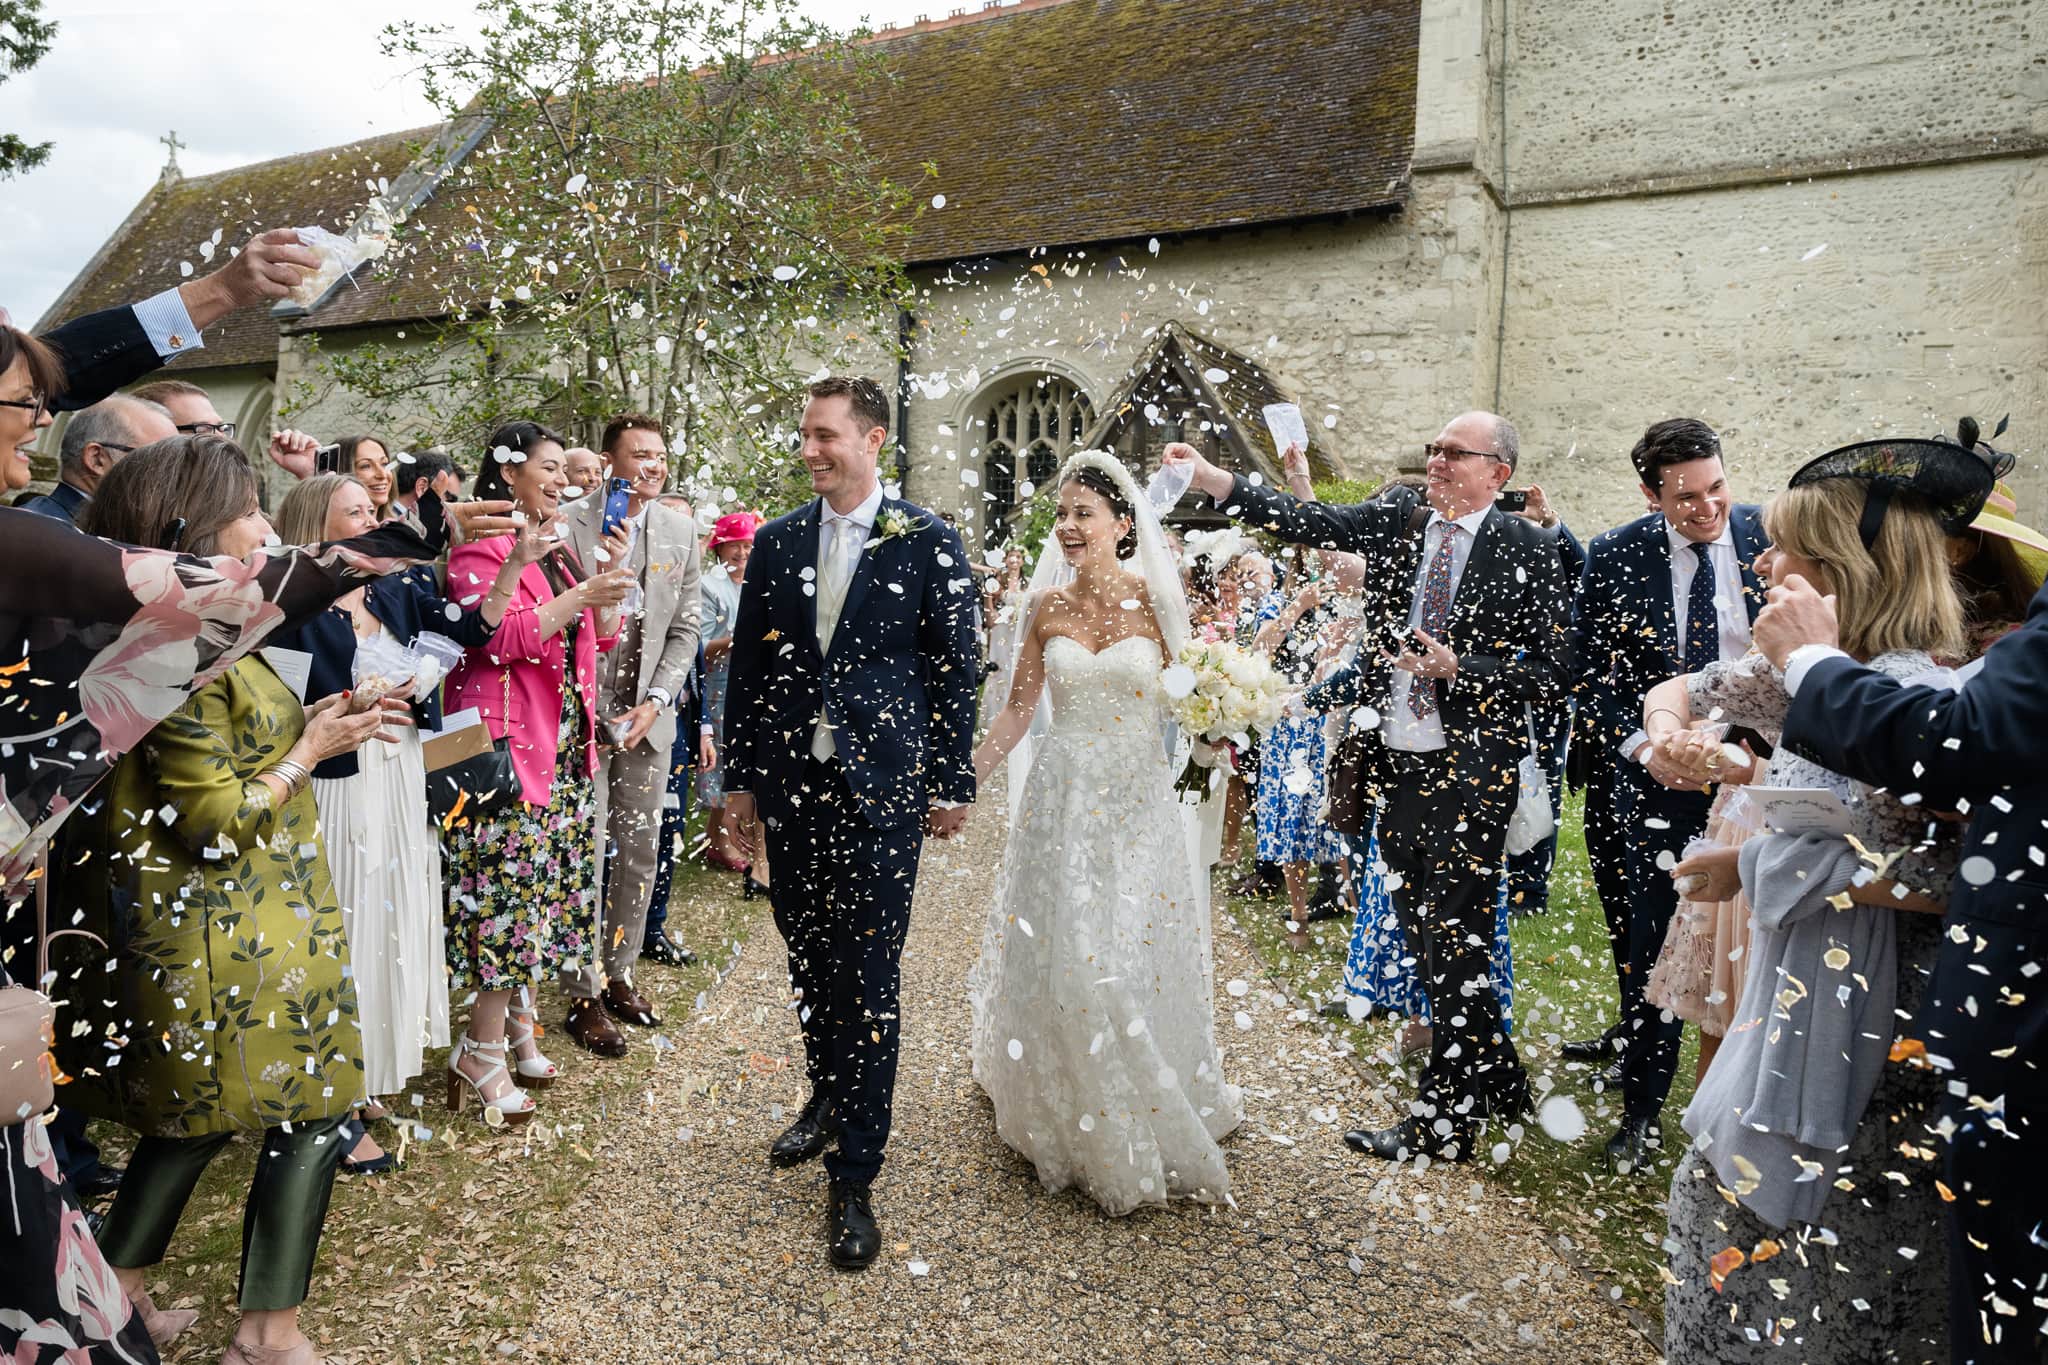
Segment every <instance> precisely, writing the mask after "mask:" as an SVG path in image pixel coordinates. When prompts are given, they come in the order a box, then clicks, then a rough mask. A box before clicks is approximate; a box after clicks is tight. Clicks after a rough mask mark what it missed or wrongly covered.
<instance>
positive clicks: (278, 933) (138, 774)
mask: <svg viewBox="0 0 2048 1365" xmlns="http://www.w3.org/2000/svg"><path fill="white" fill-rule="evenodd" d="M304 728H305V717H304V712H303V709H302V708H301V706H300V704H299V701H298V699H297V698H296V697H294V696H293V695H292V692H291V690H290V689H289V688H288V687H286V686H285V685H284V683H283V682H282V681H280V680H279V679H278V676H277V674H276V673H274V672H272V671H271V668H270V665H269V664H267V663H264V662H263V661H262V660H261V659H260V658H257V657H254V656H251V657H248V658H244V659H242V660H241V661H240V662H238V663H236V664H235V665H234V666H233V667H232V668H230V669H229V670H228V671H227V672H226V673H223V674H222V675H221V676H220V677H219V678H216V679H215V680H214V681H213V682H211V683H209V684H207V685H206V686H205V687H203V688H201V689H200V690H198V691H197V692H194V693H193V694H192V696H191V698H190V700H189V701H187V702H186V704H185V705H184V706H183V707H181V708H180V709H179V710H177V711H175V712H173V713H172V714H171V715H170V716H168V717H167V718H165V719H164V720H163V721H162V722H161V723H160V724H158V726H157V727H156V729H155V730H153V731H151V732H150V734H149V736H148V738H147V739H145V740H144V741H143V742H142V743H141V744H140V745H139V746H138V747H137V748H136V749H135V750H134V751H132V752H131V753H129V754H128V755H127V756H126V757H124V758H123V759H122V760H121V761H120V762H119V763H118V764H117V765H116V766H115V768H114V771H113V773H112V774H111V775H110V776H109V777H108V778H107V779H106V781H104V782H102V783H101V784H100V786H99V787H98V788H97V789H96V790H95V792H94V793H93V797H92V798H91V799H90V800H88V802H87V803H86V805H87V809H85V810H81V811H80V812H79V813H78V814H77V815H76V816H74V817H73V822H72V826H71V828H70V830H69V831H68V832H67V833H68V837H60V840H59V845H60V846H59V848H58V849H57V851H56V852H55V853H54V854H53V856H52V859H51V867H52V872H53V875H54V878H55V880H54V883H53V885H54V889H55V890H56V893H57V896H56V898H54V899H53V901H52V906H51V908H52V911H53V912H55V913H57V914H61V916H62V917H63V919H64V920H65V921H66V922H67V923H68V922H70V912H71V911H72V910H73V909H74V908H75V909H76V910H78V911H79V912H80V919H79V921H78V924H79V927H81V928H85V929H89V930H91V931H92V932H94V933H96V934H99V935H101V936H102V937H103V938H105V940H106V942H107V945H108V950H111V955H112V957H113V959H114V963H115V969H114V970H113V971H111V972H109V971H108V970H107V962H106V958H107V956H108V951H107V950H102V949H101V948H100V947H99V946H98V945H96V944H90V943H87V942H85V941H84V940H81V939H77V938H62V939H58V940H57V941H56V942H55V943H53V944H52V945H51V955H52V965H53V966H55V967H56V968H57V970H58V971H59V973H60V977H64V978H69V977H70V975H71V973H73V972H77V973H79V975H78V976H77V977H76V978H75V979H76V980H77V981H78V982H79V984H80V986H82V987H83V989H78V990H75V991H71V992H66V993H67V994H69V995H70V996H71V998H72V999H73V1000H74V1001H75V1002H77V1003H78V1004H79V1006H80V1010H81V1014H82V1016H83V1020H84V1022H85V1023H86V1024H87V1025H88V1027H87V1029H86V1030H84V1031H83V1032H80V1031H78V1030H77V1029H75V1028H66V1027H65V1026H64V1025H63V1024H62V1023H60V1025H59V1028H58V1033H59V1035H60V1038H61V1037H62V1035H64V1034H66V1033H71V1034H73V1035H74V1036H72V1037H69V1038H65V1039H63V1041H60V1043H59V1045H58V1047H59V1056H60V1060H61V1061H62V1062H63V1065H64V1067H65V1069H66V1070H67V1071H68V1072H70V1073H71V1075H72V1076H73V1077H74V1078H75V1079H74V1080H73V1083H72V1084H70V1085H67V1086H66V1087H64V1090H63V1093H62V1095H61V1096H60V1098H61V1099H62V1100H63V1102H64V1104H65V1105H66V1107H75V1108H77V1109H79V1110H81V1111H83V1112H85V1113H88V1114H92V1115H94V1116H96V1117H99V1118H105V1119H111V1120H114V1121H115V1122H118V1123H121V1124H124V1125H126V1126H127V1127H130V1128H133V1129H135V1130H136V1131H137V1132H140V1133H143V1134H148V1135H155V1136H159V1137H196V1136H199V1135H200V1134H204V1133H218V1132H224V1131H255V1130H259V1129H263V1128H267V1127H272V1126H275V1125H277V1124H281V1123H286V1122H290V1121H294V1120H301V1119H318V1118H330V1117H335V1116H338V1115H340V1114H343V1113H345V1112H347V1111H348V1110H349V1109H351V1108H353V1107H355V1106H357V1105H359V1104H361V1103H362V1102H363V1085H362V1080H363V1067H362V1058H361V1051H360V1040H359V1036H358V1033H357V1029H356V993H355V987H354V985H353V983H352V982H351V981H350V979H349V956H348V942H347V939H346V937H345V935H344V932H343V929H342V918H341V909H340V907H339V906H338V905H337V904H336V900H335V894H334V885H333V882H332V881H331V880H330V879H329V876H328V871H327V859H326V853H325V851H324V849H323V847H322V845H321V841H320V829H319V812H318V810H317V809H316V807H315V806H314V804H313V795H312V793H311V792H310V791H301V792H299V793H298V794H297V795H295V796H293V797H292V798H291V799H290V800H289V801H287V802H285V803H284V804H283V805H282V806H281V807H278V806H274V805H273V804H272V800H271V795H270V791H269V788H268V787H266V786H265V785H263V784H261V783H258V782H256V781H255V777H256V775H257V774H258V773H260V772H262V771H263V770H264V769H266V768H268V767H269V766H270V765H271V764H273V763H275V762H276V761H277V760H278V759H280V758H282V757H284V755H285V753H286V752H287V751H288V750H290V748H291V747H292V745H293V744H295V743H297V742H298V738H299V735H300V733H301V732H302V731H303V730H304ZM110 882H111V887H112V894H111V895H109V883H110ZM60 907H61V910H60ZM53 927H55V926H53Z"/></svg>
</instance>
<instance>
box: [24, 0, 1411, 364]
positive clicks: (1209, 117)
mask: <svg viewBox="0 0 2048 1365" xmlns="http://www.w3.org/2000/svg"><path fill="white" fill-rule="evenodd" d="M1419 22H1420V21H1419V0H1059V3H1043V0H1027V2H1026V3H1024V4H1014V5H1007V6H993V5H992V6H989V7H987V8H986V9H985V10H984V11H982V12H978V13H975V14H970V15H966V16H963V17H960V18H957V19H954V20H950V21H947V20H942V21H940V22H938V23H935V24H924V25H919V26H917V27H916V28H914V29H910V30H904V31H900V32H894V33H887V32H885V33H883V34H880V35H878V36H877V37H876V38H875V39H873V40H872V42H873V44H874V46H875V48H876V49H877V50H879V51H880V52H881V53H882V54H883V56H884V65H885V66H886V67H887V69H888V70H889V72H890V73H891V75H892V77H893V79H892V80H890V81H888V82H878V83H876V84H875V85H873V86H871V87H869V88H868V89H867V90H865V91H864V92H863V93H862V95H861V96H860V108H859V124H860V128H861V133H862V137H863V138H864V140H865V141H866V144H867V146H868V147H869V149H870V150H871V151H872V152H873V153H874V154H875V156H876V157H877V159H878V160H879V161H880V163H881V165H882V168H883V170H884V172H885V173H886V174H887V175H888V176H889V177H890V178H891V179H893V180H895V181H897V182H898V183H901V184H905V185H912V186H916V187H918V190H919V199H918V208H919V210H920V211H919V212H917V214H916V216H915V218H914V219H913V220H912V221H911V223H910V232H909V238H908V241H909V245H908V248H907V250H906V253H905V254H906V258H907V259H908V260H909V262H910V263H912V264H931V263H938V262H943V261H950V260H959V259H964V258H969V257H975V256H983V255H993V254H999V253H1005V252H1012V251H1021V250H1025V249H1027V248H1030V247H1033V246H1066V245H1076V244H1081V243H1089V242H1108V241H1120V240H1133V239H1139V238H1145V237H1153V236H1171V235H1174V234H1179V233H1191V232H1206V231H1212V230H1217V229H1224V228H1233V227H1244V226H1249V225H1252V224H1258V223H1271V222H1281V221H1287V220H1293V219H1301V218H1312V217H1327V216H1333V215H1339V214H1346V213H1356V212H1370V211H1376V210H1384V209H1389V208H1394V207H1397V206H1399V205H1400V204H1401V203H1402V202H1403V201H1404V199H1405V197H1406V193H1407V184H1408V166H1409V159H1410V156H1411V153H1412V150H1413V140H1414V127H1415V76H1416V40H1417V32H1418V28H1419ZM437 131H438V130H437V129H433V128H427V129H419V130H415V131H413V132H410V133H400V134H392V135H390V136H388V137H383V138H372V139H368V140H366V141H364V142H359V143H353V144H350V145H349V146H347V147H339V148H334V149H332V150H330V151H325V152H318V153H310V154H308V155H305V156H300V157H287V158H284V159H281V160H279V161H272V162H265V163H263V164H261V165H258V166H249V167H244V168H242V169H240V170H236V171H228V172H223V173H222V174H220V175H214V176H204V177H198V178H195V179H192V180H188V181H185V182H183V183H182V184H180V185H177V186H175V187H173V188H172V189H171V190H170V191H168V192H167V193H166V194H165V195H164V197H163V201H162V202H161V203H159V204H156V205H153V206H151V207H150V209H149V211H148V213H147V214H146V215H145V216H144V218H143V219H142V221H141V222H140V223H138V224H137V225H136V226H135V227H134V228H133V230H132V231H131V232H129V233H128V234H127V236H126V237H125V238H124V240H122V241H120V242H118V243H116V244H115V246H114V249H113V250H112V251H111V252H110V253H109V256H108V259H107V261H106V262H104V263H103V265H102V266H101V267H100V268H99V269H97V270H95V271H94V272H93V274H92V278H91V279H90V280H88V281H86V282H85V284H84V288H83V289H81V290H79V291H78V292H77V297H76V298H67V299H66V300H64V301H63V305H64V311H62V312H61V313H60V314H56V315H53V317H52V318H50V319H49V321H51V322H57V321H62V320H63V319H64V318H68V317H71V316H75V315H76V314H77V313H79V312H82V311H86V310H87V309H88V308H91V307H103V306H106V305H107V304H109V303H112V302H117V301H120V300H123V299H129V298H135V297H138V296H140V295H142V294H145V293H147V292H149V291H150V290H151V289H154V288H160V287H162V284H164V283H171V282H175V281H176V280H177V278H178V274H177V270H178V262H179V261H180V260H183V259H192V258H193V257H192V253H193V251H194V250H195V249H196V247H197V244H198V243H199V242H200V241H202V240H204V239H205V238H206V237H207V236H209V235H210V234H211V233H212V231H213V229H214V228H215V227H216V226H222V225H224V224H225V225H226V226H227V233H226V237H225V238H224V241H227V242H233V241H236V240H238V239H240V238H246V237H247V236H248V234H249V232H251V231H253V230H254V229H255V228H256V227H257V226H265V227H268V226H280V225H286V224H293V225H296V224H301V223H320V224H322V225H324V226H328V227H333V228H339V227H340V226H342V225H343V224H345V223H346V222H347V221H348V220H349V219H350V218H351V217H352V216H353V213H354V210H355V209H356V208H357V207H359V206H360V204H361V202H362V200H363V199H364V198H365V197H366V196H367V193H368V191H367V190H366V189H365V187H364V182H365V181H366V180H369V179H374V178H375V177H377V176H380V175H381V176H386V177H391V178H396V176H397V175H398V173H399V171H400V170H401V169H402V168H403V166H404V162H405V154H406V151H407V149H408V148H417V147H418V146H420V145H421V144H422V143H424V142H425V141H426V140H427V139H428V138H429V137H431V136H432V135H433V134H434V133H435V132H437ZM926 163H932V164H933V165H935V166H936V168H937V176H936V179H927V178H926V176H925V173H924V167H925V165H926ZM936 194H944V195H945V196H946V202H945V206H944V207H943V208H937V209H935V208H933V207H932V206H931V196H933V195H936ZM461 197H462V196H461V191H459V190H457V189H454V188H453V187H450V188H449V189H447V191H446V192H444V193H442V194H439V195H436V196H435V197H434V198H433V199H430V200H429V201H428V202H427V203H426V204H425V205H424V206H423V207H422V208H421V209H420V210H419V211H418V213H417V214H416V215H415V220H414V221H415V225H416V226H417V227H419V228H422V229H425V230H427V231H428V232H429V233H431V237H430V239H445V233H443V232H434V231H433V229H434V228H436V227H441V228H447V227H452V226H453V225H454V220H455V218H456V217H457V216H458V215H459V214H460V212H461V208H460V202H461ZM399 259H400V260H402V262H403V265H402V268H400V269H396V270H390V271H388V273H387V272H386V271H380V270H379V269H378V268H377V267H374V266H373V267H371V268H370V269H369V270H367V271H365V272H362V275H363V278H360V279H359V280H358V281H357V282H356V286H357V287H349V288H343V289H342V290H340V291H339V293H338V294H337V295H336V297H335V298H334V299H333V300H332V301H331V302H329V303H328V304H327V305H326V306H324V307H322V308H321V309H320V310H319V311H318V312H317V313H315V314H314V315H313V316H312V317H311V318H302V319H294V320H291V321H289V322H288V323H287V324H286V325H287V326H290V327H293V328H305V327H317V328H321V329H327V328H337V327H348V326H356V325H364V324H374V323H381V322H391V321H398V320H401V319H410V318H420V317H433V316H439V315H441V314H442V313H444V312H445V311H446V304H447V302H448V301H449V300H450V299H451V298H460V297H462V295H463V294H464V290H463V289H462V288H461V287H460V286H461V280H460V278H459V262H458V261H456V260H453V259H450V260H442V261H435V260H431V259H427V258H425V257H414V256H410V255H405V256H402V257H401V258H399ZM195 265H196V261H195ZM275 327H276V324H275V323H274V322H273V321H272V320H271V319H270V318H269V317H267V316H265V315H263V314H261V313H256V312H249V313H245V314H242V315H238V316H237V317H236V318H235V319H234V320H232V321H231V322H230V323H228V324H227V325H226V326H225V328H224V329H223V335H222V336H221V338H220V340H219V341H218V342H216V341H215V340H214V339H213V338H209V339H208V345H207V350H206V352H205V353H204V355H203V356H201V357H196V358H195V359H198V360H199V361H200V362H201V363H202V364H206V365H218V364H222V363H244V362H245V361H247V360H253V359H255V358H256V356H257V353H258V352H260V351H262V350H263V349H264V348H265V347H266V346H268V345H270V344H272V340H273V337H274V332H275ZM187 367H188V368H190V367H192V366H190V365H189V364H188V366H187Z"/></svg>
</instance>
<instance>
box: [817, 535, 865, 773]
mask: <svg viewBox="0 0 2048 1365" xmlns="http://www.w3.org/2000/svg"><path fill="white" fill-rule="evenodd" d="M826 530H827V532H828V533H829V538H828V539H827V540H826V542H825V558H824V560H823V562H821V563H820V564H819V565H818V652H819V653H820V654H829V653H831V652H832V632H833V631H835V630H837V629H838V627H839V613H840V611H841V610H842V609H843V608H844V607H845V606H846V589H847V586H848V585H849V584H851V583H852V582H853V559H852V556H851V555H850V554H849V553H848V550H849V548H850V547H851V545H852V543H853V540H854V537H855V536H857V535H858V534H859V533H860V528H859V527H857V526H855V525H854V524H853V523H852V522H851V521H848V520H847V519H846V518H844V517H834V518H832V519H831V520H830V521H828V522H827V523H826ZM838 750H839V746H838V745H837V744H834V743H833V742H832V727H831V726H830V725H828V724H826V722H825V717H824V715H823V714H822V713H820V714H819V716H818V728H817V729H816V730H815V731H813V732H812V734H811V756H812V757H813V758H815V759H817V760H818V761H819V762H820V763H823V762H825V761H826V760H827V759H829V758H831V757H832V755H833V754H835V753H837V752H838Z"/></svg>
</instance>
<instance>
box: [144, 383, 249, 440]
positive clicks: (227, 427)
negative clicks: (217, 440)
mask: <svg viewBox="0 0 2048 1365" xmlns="http://www.w3.org/2000/svg"><path fill="white" fill-rule="evenodd" d="M128 396H129V397H130V398H134V399H138V400H140V401H141V402H144V403H155V404H157V405H158V406H160V407H162V408H163V409H164V411H166V412H168V413H170V414H171V421H173V422H174V423H176V424H177V427H178V431H179V432H180V433H181V434H182V435H186V436H225V437H227V438H228V439H229V440H230V441H232V440H234V439H235V424H234V423H233V422H230V421H227V420H225V419H224V418H222V417H221V415H220V413H218V412H217V411H215V410H214V406H213V399H212V398H211V397H209V396H208V395H207V392H206V390H205V389H202V388H200V387H199V386H198V385H197V384H194V383H193V382H192V381H190V380H189V379H158V380H153V381H151V382H150V383H147V384H143V385H141V386H140V387H138V388H135V389H132V390H130V391H129V394H128Z"/></svg>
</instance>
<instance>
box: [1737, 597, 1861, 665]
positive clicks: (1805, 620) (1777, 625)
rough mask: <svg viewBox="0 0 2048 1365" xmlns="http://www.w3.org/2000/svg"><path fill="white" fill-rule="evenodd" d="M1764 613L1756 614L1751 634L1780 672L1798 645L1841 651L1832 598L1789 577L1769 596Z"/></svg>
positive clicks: (1839, 626)
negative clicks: (1822, 646) (1838, 649)
mask: <svg viewBox="0 0 2048 1365" xmlns="http://www.w3.org/2000/svg"><path fill="white" fill-rule="evenodd" d="M1768 599H1769V600H1768V601H1767V602H1766V604H1765V606H1764V609H1763V610H1762V611H1760V612H1758V613H1757V614H1756V625H1755V627H1754V628H1753V629H1752V631H1751V634H1752V636H1753V638H1754V639H1755V641H1756V647H1757V648H1758V649H1759V650H1761V651H1763V655H1764V657H1765V658H1767V659H1769V660H1770V661H1771V662H1772V663H1774V664H1776V665H1777V666H1778V667H1779V668H1783V667H1784V666H1785V661H1786V660H1788V659H1790V658H1791V657H1792V651H1793V650H1795V649H1797V648H1799V647H1800V646H1801V645H1827V646H1829V647H1830V648H1840V642H1841V623H1840V622H1839V621H1838V620H1837V619H1836V617H1835V597H1834V594H1833V593H1829V594H1827V595H1826V596H1823V595H1821V594H1820V593H1819V592H1817V591H1815V589H1814V586H1813V584H1811V583H1809V582H1807V581H1806V580H1805V579H1804V578H1802V577H1800V576H1799V575H1798V574H1792V575H1790V576H1789V577H1787V578H1786V580H1785V581H1784V582H1783V583H1781V584H1779V585H1778V586H1777V587H1775V588H1772V589H1771V590H1770V593H1769V594H1768Z"/></svg>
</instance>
